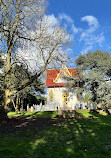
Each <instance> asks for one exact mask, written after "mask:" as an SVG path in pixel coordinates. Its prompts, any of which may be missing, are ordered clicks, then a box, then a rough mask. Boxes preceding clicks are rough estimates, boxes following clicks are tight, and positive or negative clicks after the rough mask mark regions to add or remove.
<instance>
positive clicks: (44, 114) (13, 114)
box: [8, 111, 58, 119]
mask: <svg viewBox="0 0 111 158" xmlns="http://www.w3.org/2000/svg"><path fill="white" fill-rule="evenodd" d="M57 114H58V112H57V111H40V112H30V111H29V112H28V111H25V112H18V114H16V112H9V113H8V117H13V118H29V119H30V118H37V117H43V118H54V117H56V115H57Z"/></svg>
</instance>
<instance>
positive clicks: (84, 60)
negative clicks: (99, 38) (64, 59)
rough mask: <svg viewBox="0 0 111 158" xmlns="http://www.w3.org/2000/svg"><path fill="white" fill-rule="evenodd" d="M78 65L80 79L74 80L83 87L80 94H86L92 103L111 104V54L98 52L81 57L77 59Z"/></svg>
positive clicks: (79, 91) (79, 90)
mask: <svg viewBox="0 0 111 158" xmlns="http://www.w3.org/2000/svg"><path fill="white" fill-rule="evenodd" d="M75 62H76V65H77V67H78V68H79V70H80V77H79V79H77V78H76V79H74V84H75V82H78V83H79V84H81V83H84V84H81V85H82V86H80V88H79V89H78V94H79V95H82V94H83V93H85V94H86V95H88V99H89V100H90V102H92V103H96V104H97V103H103V104H104V105H106V104H108V103H110V102H111V54H110V53H108V52H103V51H101V50H97V51H94V52H88V53H87V54H85V55H80V56H79V57H78V58H77V59H76V61H75Z"/></svg>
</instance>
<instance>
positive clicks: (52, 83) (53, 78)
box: [46, 65, 79, 87]
mask: <svg viewBox="0 0 111 158" xmlns="http://www.w3.org/2000/svg"><path fill="white" fill-rule="evenodd" d="M75 75H77V76H79V72H78V70H77V69H75V68H69V69H68V68H67V67H66V66H65V65H62V68H61V69H48V70H47V76H46V86H47V87H64V86H65V84H66V83H65V82H61V83H57V80H58V79H59V78H63V77H71V76H75Z"/></svg>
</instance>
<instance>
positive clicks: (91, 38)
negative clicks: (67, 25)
mask: <svg viewBox="0 0 111 158" xmlns="http://www.w3.org/2000/svg"><path fill="white" fill-rule="evenodd" d="M81 21H86V22H87V23H88V26H89V27H88V29H86V30H83V32H82V33H81V35H80V42H84V47H83V50H82V54H83V53H86V52H87V51H90V50H91V49H92V48H94V47H95V46H97V45H98V46H99V47H101V45H102V42H103V41H104V40H105V37H104V35H103V33H98V32H97V31H98V28H99V26H100V25H99V21H98V19H97V18H95V17H94V16H92V15H90V16H85V17H82V18H81Z"/></svg>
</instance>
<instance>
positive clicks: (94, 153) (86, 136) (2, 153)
mask: <svg viewBox="0 0 111 158" xmlns="http://www.w3.org/2000/svg"><path fill="white" fill-rule="evenodd" d="M52 114H53V113H52ZM92 115H93V114H92ZM13 128H14V129H13V130H12V131H10V130H9V132H8V131H7V132H6V134H5V135H4V134H1V137H2V138H1V140H0V148H1V149H0V157H2V158H16V157H17V158H21V157H22V158H52V157H54V158H73V157H74V158H89V157H90V158H110V157H111V117H107V116H102V115H99V114H98V118H95V119H91V120H90V119H87V118H75V119H62V118H53V119H52V118H36V119H34V120H33V119H32V120H30V121H29V122H28V124H26V126H22V127H13ZM11 129H12V128H11Z"/></svg>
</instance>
